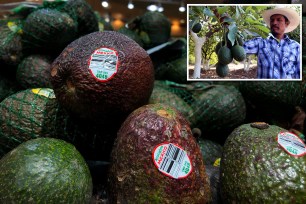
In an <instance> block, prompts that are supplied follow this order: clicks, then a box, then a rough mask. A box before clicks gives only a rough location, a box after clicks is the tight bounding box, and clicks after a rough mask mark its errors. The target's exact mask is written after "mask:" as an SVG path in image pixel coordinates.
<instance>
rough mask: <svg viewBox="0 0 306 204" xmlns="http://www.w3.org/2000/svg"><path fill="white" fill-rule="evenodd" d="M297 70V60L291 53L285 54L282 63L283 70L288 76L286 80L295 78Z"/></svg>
mask: <svg viewBox="0 0 306 204" xmlns="http://www.w3.org/2000/svg"><path fill="white" fill-rule="evenodd" d="M296 68H297V58H296V56H294V55H293V54H292V53H291V52H284V57H283V61H282V69H283V71H284V73H285V74H286V78H292V77H294V73H295V72H296Z"/></svg>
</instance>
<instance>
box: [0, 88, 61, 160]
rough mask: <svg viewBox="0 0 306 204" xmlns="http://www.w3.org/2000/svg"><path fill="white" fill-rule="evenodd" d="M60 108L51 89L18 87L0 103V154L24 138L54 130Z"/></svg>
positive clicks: (43, 135)
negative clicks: (22, 88)
mask: <svg viewBox="0 0 306 204" xmlns="http://www.w3.org/2000/svg"><path fill="white" fill-rule="evenodd" d="M57 111H59V108H58V103H57V100H56V98H55V95H54V92H53V90H52V89H48V88H42V89H41V88H37V89H27V90H22V91H19V92H17V93H15V94H12V95H10V96H8V97H7V98H5V99H4V100H3V101H2V102H1V103H0V113H1V114H0V156H2V155H3V154H5V153H7V152H8V151H10V150H12V149H13V148H15V147H16V146H18V145H19V144H21V143H22V142H24V141H27V140H29V139H32V138H37V137H52V136H55V135H56V134H55V133H56V129H55V124H56V123H55V119H56V118H55V117H54V116H55V115H56V114H57V113H56V112H57Z"/></svg>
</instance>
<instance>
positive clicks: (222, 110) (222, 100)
mask: <svg viewBox="0 0 306 204" xmlns="http://www.w3.org/2000/svg"><path fill="white" fill-rule="evenodd" d="M193 96H194V103H193V104H192V105H191V107H192V108H193V110H194V115H195V116H196V119H197V122H196V124H197V125H196V126H195V127H198V128H200V129H201V131H202V133H203V134H202V135H203V136H211V137H212V138H209V139H212V140H214V141H216V140H218V142H224V138H215V137H214V136H216V135H217V136H218V137H219V133H228V132H229V133H230V132H231V131H232V130H233V129H234V128H236V127H237V126H238V125H241V124H242V123H243V122H244V120H245V117H246V105H245V101H244V99H243V97H242V95H241V93H240V92H239V90H237V89H236V88H235V87H234V86H226V85H210V86H208V87H206V88H205V89H204V90H203V91H201V92H199V91H198V92H193ZM226 136H227V134H226Z"/></svg>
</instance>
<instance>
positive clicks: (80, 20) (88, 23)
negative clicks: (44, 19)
mask: <svg viewBox="0 0 306 204" xmlns="http://www.w3.org/2000/svg"><path fill="white" fill-rule="evenodd" d="M60 11H61V12H66V13H68V14H69V15H70V16H71V18H72V19H74V22H75V23H76V24H77V32H78V37H80V36H83V35H86V34H89V33H92V32H96V31H99V23H98V19H97V17H96V14H95V13H94V10H93V8H92V7H91V6H90V4H89V3H87V1H85V0H67V3H66V4H65V6H63V8H62V9H60Z"/></svg>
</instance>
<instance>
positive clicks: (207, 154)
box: [198, 137, 222, 166]
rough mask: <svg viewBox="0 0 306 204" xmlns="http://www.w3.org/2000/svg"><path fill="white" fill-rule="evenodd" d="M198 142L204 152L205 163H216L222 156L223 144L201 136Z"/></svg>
mask: <svg viewBox="0 0 306 204" xmlns="http://www.w3.org/2000/svg"><path fill="white" fill-rule="evenodd" d="M198 143H199V146H200V149H201V152H202V156H203V161H204V164H205V165H211V166H212V165H214V163H215V162H216V160H217V159H219V158H221V156H222V146H221V145H220V144H219V143H217V142H214V141H212V140H208V139H203V138H201V137H200V138H199V139H198Z"/></svg>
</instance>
